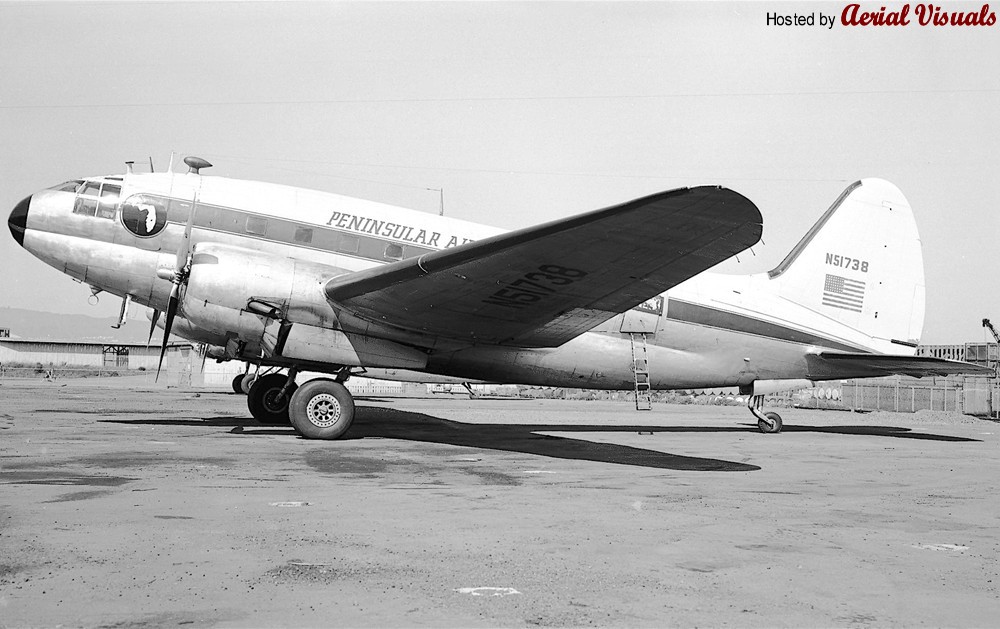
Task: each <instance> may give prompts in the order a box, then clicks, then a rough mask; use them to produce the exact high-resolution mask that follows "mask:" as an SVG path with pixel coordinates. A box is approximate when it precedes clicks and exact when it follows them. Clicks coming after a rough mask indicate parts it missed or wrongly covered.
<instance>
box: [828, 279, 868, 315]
mask: <svg viewBox="0 0 1000 629" xmlns="http://www.w3.org/2000/svg"><path fill="white" fill-rule="evenodd" d="M864 300H865V283H864V282H862V281H859V280H849V279H847V278H846V277H840V276H839V275H829V274H827V276H826V282H824V283H823V305H824V306H832V307H834V308H841V309H843V310H851V311H853V312H861V306H862V303H863V302H864Z"/></svg>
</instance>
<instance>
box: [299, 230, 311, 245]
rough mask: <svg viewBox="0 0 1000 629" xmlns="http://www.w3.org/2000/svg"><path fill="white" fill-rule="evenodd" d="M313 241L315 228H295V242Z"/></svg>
mask: <svg viewBox="0 0 1000 629" xmlns="http://www.w3.org/2000/svg"><path fill="white" fill-rule="evenodd" d="M312 241H313V230H311V229H309V228H308V227H296V228H295V242H305V243H309V242H312Z"/></svg>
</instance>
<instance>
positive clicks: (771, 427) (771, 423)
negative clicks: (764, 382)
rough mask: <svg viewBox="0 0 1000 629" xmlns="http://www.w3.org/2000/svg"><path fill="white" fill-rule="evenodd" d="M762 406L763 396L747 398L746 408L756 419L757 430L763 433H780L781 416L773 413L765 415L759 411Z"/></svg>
mask: <svg viewBox="0 0 1000 629" xmlns="http://www.w3.org/2000/svg"><path fill="white" fill-rule="evenodd" d="M763 406H764V396H763V395H751V396H750V397H749V398H747V408H749V409H750V412H751V413H752V414H753V416H754V417H756V418H757V428H759V429H760V431H761V432H763V433H775V432H781V415H778V414H777V413H774V412H770V413H765V412H763V411H762V410H761V409H762V408H763Z"/></svg>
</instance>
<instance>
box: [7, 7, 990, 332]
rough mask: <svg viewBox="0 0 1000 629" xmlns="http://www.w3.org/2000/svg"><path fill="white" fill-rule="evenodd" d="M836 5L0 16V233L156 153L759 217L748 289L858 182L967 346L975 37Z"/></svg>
mask: <svg viewBox="0 0 1000 629" xmlns="http://www.w3.org/2000/svg"><path fill="white" fill-rule="evenodd" d="M861 4H862V7H863V9H864V10H871V11H877V10H878V9H879V8H880V7H881V6H886V7H887V9H888V10H890V11H891V10H898V9H900V8H901V7H902V6H903V5H904V4H905V3H880V2H874V3H870V2H869V3H864V2H862V3H861ZM937 4H939V5H940V4H945V5H946V7H947V9H948V10H952V11H959V10H960V11H966V10H968V11H975V12H978V11H979V10H980V7H981V6H982V3H978V4H977V3H937ZM845 6H847V3H846V2H839V3H838V2H810V1H802V2H789V1H775V2H639V3H628V2H589V3H575V2H554V3H534V2H532V3H504V2H444V3H436V2H434V3H432V2H406V3H392V2H373V3H365V2H350V3H348V2H316V3H312V2H302V3H300V2H220V3H212V2H138V3H129V2H58V3H39V2H14V3H4V2H2V1H0V77H2V80H0V147H2V150H0V213H2V214H3V215H4V216H5V217H6V215H7V214H9V212H10V209H12V208H13V207H14V205H15V204H16V203H17V202H18V201H19V200H20V199H22V198H24V197H25V196H28V195H29V194H31V193H32V192H35V191H37V190H39V189H41V188H44V187H48V186H51V185H54V184H57V183H60V182H62V181H65V180H68V179H72V178H76V177H81V176H87V175H98V174H111V173H121V172H123V170H124V162H126V161H129V160H133V161H136V162H137V163H141V164H143V165H148V163H149V161H150V159H152V162H153V166H154V168H155V169H156V170H165V169H166V166H167V164H168V162H169V160H170V156H171V154H172V153H176V154H177V155H198V156H201V157H203V158H205V159H208V160H209V161H211V162H212V163H213V164H215V166H214V167H213V168H212V169H211V170H210V171H206V172H207V173H208V174H215V175H222V176H227V177H235V178H241V179H259V180H265V181H271V182H276V183H283V184H288V185H295V186H303V187H309V188H316V189H320V190H325V191H328V192H336V193H340V194H346V195H350V196H357V197H362V198H367V199H372V200H376V201H381V202H385V203H392V204H396V205H401V206H404V207H409V208H412V209H416V210H419V211H425V212H433V213H436V212H437V211H438V209H439V206H440V204H441V197H442V193H440V192H438V190H439V189H443V202H444V209H445V213H446V214H447V215H449V216H453V217H456V218H461V219H465V220H470V221H475V222H480V223H486V224H490V225H495V226H498V227H503V228H518V227H525V226H528V225H531V224H534V223H539V222H543V221H548V220H553V219H556V218H561V217H566V216H570V215H572V214H576V213H579V212H584V211H587V210H592V209H597V208H601V207H606V206H609V205H614V204H617V203H620V202H623V201H627V200H629V199H632V198H635V197H639V196H642V195H646V194H650V193H652V192H656V191H660V190H667V189H671V188H677V187H684V186H695V185H705V184H713V185H724V186H727V187H729V188H732V189H734V190H737V191H738V192H740V193H742V194H743V195H745V196H747V197H748V198H750V199H751V200H752V201H754V203H756V205H757V206H758V207H759V208H760V210H761V213H762V215H763V217H764V236H763V242H762V243H761V244H758V245H757V246H755V247H754V248H753V251H752V252H747V253H744V254H741V255H740V256H739V260H738V261H737V260H735V259H734V260H731V261H727V262H725V263H723V265H721V266H720V267H719V269H718V270H722V271H725V272H732V273H750V272H760V271H766V270H768V269H770V268H772V267H774V266H775V265H777V263H778V262H780V261H781V259H782V258H783V257H784V255H785V254H786V253H787V252H788V250H790V249H791V248H792V247H793V246H794V245H795V243H796V242H797V241H798V240H799V239H800V238H801V237H802V236H803V235H804V234H805V232H806V231H807V230H808V229H809V227H810V226H811V225H812V224H813V222H815V221H816V220H817V219H818V218H819V216H820V215H821V214H822V213H823V211H824V210H826V208H827V207H829V206H830V204H831V203H832V202H833V201H834V200H835V199H836V197H837V196H838V195H839V193H840V192H841V191H842V190H843V189H844V188H845V187H847V186H848V185H849V184H850V183H852V182H854V181H856V180H858V179H861V178H864V177H881V178H884V179H888V180H889V181H892V182H893V183H895V184H896V185H897V186H899V188H900V189H901V190H902V191H903V193H904V195H905V196H906V197H907V199H908V200H909V202H910V205H911V206H912V207H913V209H914V213H915V215H916V220H917V225H918V229H919V231H920V234H921V240H922V242H923V251H924V264H925V273H926V286H927V310H926V318H925V324H924V334H923V337H922V339H921V340H922V342H924V343H961V342H967V341H982V340H984V338H986V337H985V335H984V330H983V329H982V328H981V325H980V321H981V320H982V318H984V317H992V318H994V319H995V320H996V321H997V322H998V323H1000V291H998V290H997V286H998V278H1000V256H998V248H997V239H998V236H1000V218H998V213H1000V186H998V185H997V180H998V177H1000V169H998V167H1000V148H998V147H1000V24H998V25H995V26H992V27H951V26H948V27H920V26H918V25H916V24H915V23H911V25H909V26H906V27H896V28H890V27H865V28H861V27H847V26H843V25H842V24H840V23H839V17H840V14H841V12H842V11H843V9H844V7H845ZM914 6H915V5H914ZM995 10H1000V7H998V8H997V9H995ZM768 14H779V15H795V14H798V15H803V16H809V15H813V16H818V15H820V14H823V15H829V16H834V17H836V18H837V22H838V23H836V24H835V25H834V26H833V28H827V27H826V26H820V25H818V24H817V25H802V26H778V25H775V24H768V19H767V18H768ZM911 15H912V13H911ZM815 19H817V21H818V17H815ZM914 22H915V20H914ZM636 237H637V238H641V237H642V234H637V235H636ZM0 269H2V270H3V272H2V273H0V306H9V307H18V308H29V309H34V310H44V311H50V312H69V313H81V314H87V315H90V316H113V315H115V314H117V309H118V306H119V303H120V302H119V301H117V300H116V299H114V298H110V297H105V298H104V299H102V300H101V301H100V303H99V304H98V305H96V306H91V305H89V304H88V299H87V297H88V296H89V290H88V289H87V288H86V287H85V286H81V285H79V284H77V283H75V282H74V281H73V280H71V279H70V278H68V277H67V276H64V275H62V274H61V273H59V272H58V271H56V270H54V269H51V268H50V267H48V266H46V265H45V264H44V263H42V262H41V261H39V260H36V259H35V258H33V257H32V256H31V255H30V254H28V253H27V252H25V251H24V250H22V249H21V248H20V247H18V246H17V244H16V242H15V241H14V240H13V239H12V238H11V237H10V236H9V234H8V232H7V230H6V229H4V230H3V233H0ZM0 326H2V322H0ZM15 332H16V331H15Z"/></svg>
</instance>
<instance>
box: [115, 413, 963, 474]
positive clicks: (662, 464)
mask: <svg viewBox="0 0 1000 629" xmlns="http://www.w3.org/2000/svg"><path fill="white" fill-rule="evenodd" d="M102 421H106V422H108V423H119V424H159V425H187V426H205V425H209V426H232V427H233V430H232V432H233V433H234V434H240V435H245V436H262V435H290V434H293V433H292V429H291V428H285V427H274V426H267V427H265V426H259V425H258V424H256V423H255V422H254V421H253V420H251V419H249V418H247V419H243V418H238V417H210V418H205V419H181V418H178V419H168V418H164V419H141V420H140V419H136V420H124V419H113V420H102ZM744 426H746V427H737V426H634V425H616V426H607V425H604V426H601V425H580V424H569V425H558V424H552V425H545V424H467V423H462V422H456V421H452V420H447V419H441V418H439V417H434V416H432V415H426V414H423V413H414V412H409V411H401V410H396V409H389V408H383V407H373V406H359V407H358V410H357V415H356V416H355V419H354V424H353V425H352V426H351V429H350V430H349V431H348V432H347V434H346V435H345V437H344V438H343V439H342V440H352V439H364V438H366V437H380V438H384V439H400V440H404V441H418V442H422V443H437V444H447V445H455V446H463V447H468V448H481V449H487V450H498V451H503V452H521V453H524V454H533V455H538V456H545V457H551V458H555V459H573V460H584V461H594V462H599V463H613V464H617V465H630V466H636V467H647V468H655V469H671V470H682V471H700V472H752V471H756V470H759V469H761V468H760V467H759V466H756V465H749V464H746V463H738V462H735V461H726V460H722V459H709V458H701V457H690V456H682V455H677V454H670V453H667V452H660V451H656V450H647V449H644V448H636V447H632V446H623V445H618V444H610V443H599V442H593V441H587V440H584V439H573V438H569V437H557V436H552V435H543V434H538V433H543V432H560V433H574V432H579V433H638V432H648V433H662V432H673V433H687V432H696V433H712V432H719V433H724V432H749V431H751V430H752V431H756V429H757V427H756V424H744ZM784 430H785V431H786V432H818V433H831V434H842V435H858V436H874V437H894V438H903V439H928V440H934V441H952V442H975V441H979V440H978V439H969V438H966V437H954V436H949V435H936V434H931V433H923V432H914V431H912V430H910V429H909V428H901V427H893V426H789V425H785V427H784ZM760 437H761V438H762V439H774V438H775V437H772V436H766V435H761V436H760ZM777 438H778V439H780V437H777Z"/></svg>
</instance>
